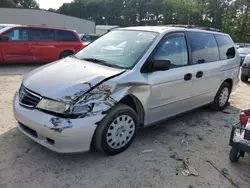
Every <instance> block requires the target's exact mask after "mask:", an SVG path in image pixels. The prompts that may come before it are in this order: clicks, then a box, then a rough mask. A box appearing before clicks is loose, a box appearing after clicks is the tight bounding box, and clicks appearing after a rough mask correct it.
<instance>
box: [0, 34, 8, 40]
mask: <svg viewBox="0 0 250 188" xmlns="http://www.w3.org/2000/svg"><path fill="white" fill-rule="evenodd" d="M9 40H10V38H9V37H8V36H7V35H2V36H0V41H9Z"/></svg>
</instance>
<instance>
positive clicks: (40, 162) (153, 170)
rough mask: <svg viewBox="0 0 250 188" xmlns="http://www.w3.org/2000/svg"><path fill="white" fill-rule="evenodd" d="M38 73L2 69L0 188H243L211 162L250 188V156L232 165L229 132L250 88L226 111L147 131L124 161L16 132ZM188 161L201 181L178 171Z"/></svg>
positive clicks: (249, 104) (241, 89)
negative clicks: (25, 93)
mask: <svg viewBox="0 0 250 188" xmlns="http://www.w3.org/2000/svg"><path fill="white" fill-rule="evenodd" d="M36 67H37V65H35V66H8V67H6V66H4V67H0V114H1V115H0V188H15V187H18V188H54V187H60V188H68V187H70V188H85V187H86V188H88V187H89V188H99V187H106V188H113V187H122V188H126V187H136V188H138V187H160V188H163V187H164V188H191V187H193V188H208V187H209V188H210V187H211V188H231V187H232V188H233V187H235V186H234V185H232V184H231V183H230V182H229V180H227V179H226V178H225V177H223V176H222V175H220V173H219V172H218V171H217V170H216V169H215V168H214V167H213V166H212V165H211V164H209V163H208V162H207V160H209V161H211V162H212V163H213V164H214V165H215V166H216V167H217V168H218V169H219V170H221V169H223V168H226V169H227V170H228V177H229V178H231V179H232V181H233V182H235V183H236V184H237V185H238V187H240V188H249V183H250V157H249V156H248V155H247V156H246V157H245V158H244V159H240V161H239V163H237V164H231V163H230V161H229V159H228V154H229V151H230V147H229V146H228V141H229V136H230V128H228V127H227V126H225V125H227V124H233V123H235V122H237V121H238V114H239V111H240V109H244V108H250V95H249V93H250V84H249V85H248V84H245V83H240V85H239V86H238V88H237V90H236V91H235V93H233V94H232V96H231V100H230V102H231V105H230V106H229V107H228V108H227V109H226V112H224V113H223V112H214V111H212V110H210V109H209V108H201V109H197V110H195V111H193V112H190V113H187V114H185V115H182V116H181V117H179V118H175V119H172V120H170V121H166V122H165V123H164V124H162V125H158V126H155V127H151V128H148V129H144V130H141V131H140V132H139V134H138V135H137V139H136V140H135V142H134V143H133V144H132V146H131V147H130V148H129V149H128V150H127V151H125V152H124V153H122V154H120V155H117V156H112V157H107V156H104V155H101V154H98V153H93V152H92V153H91V152H88V153H83V154H67V155H66V154H57V153H54V152H52V151H50V150H48V149H46V148H44V147H42V146H40V145H38V144H36V143H35V142H33V141H32V140H30V139H29V138H27V137H26V136H24V135H23V134H22V133H19V132H18V131H17V129H16V128H15V126H16V122H15V120H14V118H13V115H12V97H13V95H14V93H15V91H16V90H17V89H18V87H19V85H20V81H21V78H22V76H23V74H25V73H27V72H28V71H30V70H32V69H33V68H36ZM145 150H148V151H147V152H145ZM184 156H188V157H189V158H190V160H191V162H192V164H193V165H194V167H195V168H196V169H197V170H198V172H199V176H197V177H195V176H188V177H185V176H183V175H182V174H181V172H178V170H176V169H179V163H180V162H179V161H178V159H181V158H183V157H184ZM177 174H178V175H177Z"/></svg>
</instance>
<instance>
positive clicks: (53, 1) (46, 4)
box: [36, 0, 72, 9]
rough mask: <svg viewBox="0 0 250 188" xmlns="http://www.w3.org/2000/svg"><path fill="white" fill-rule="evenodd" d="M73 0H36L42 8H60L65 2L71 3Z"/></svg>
mask: <svg viewBox="0 0 250 188" xmlns="http://www.w3.org/2000/svg"><path fill="white" fill-rule="evenodd" d="M71 1H72V0H36V2H38V3H39V5H40V8H42V9H49V8H53V9H58V8H59V7H60V6H62V4H63V3H69V2H71Z"/></svg>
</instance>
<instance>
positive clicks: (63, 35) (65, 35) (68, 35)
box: [58, 30, 77, 41]
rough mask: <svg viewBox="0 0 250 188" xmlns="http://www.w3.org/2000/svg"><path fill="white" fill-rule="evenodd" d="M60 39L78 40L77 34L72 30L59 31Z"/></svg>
mask: <svg viewBox="0 0 250 188" xmlns="http://www.w3.org/2000/svg"><path fill="white" fill-rule="evenodd" d="M58 35H59V40H60V41H77V38H76V36H75V35H74V33H72V32H71V31H61V30H59V31H58Z"/></svg>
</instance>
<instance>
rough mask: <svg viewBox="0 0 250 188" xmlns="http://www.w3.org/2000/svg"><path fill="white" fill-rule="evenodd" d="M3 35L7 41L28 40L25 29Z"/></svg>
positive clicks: (14, 30)
mask: <svg viewBox="0 0 250 188" xmlns="http://www.w3.org/2000/svg"><path fill="white" fill-rule="evenodd" d="M5 35H7V36H8V37H9V41H28V39H29V36H28V30H27V29H13V30H11V31H9V32H7V33H6V34H5Z"/></svg>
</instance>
